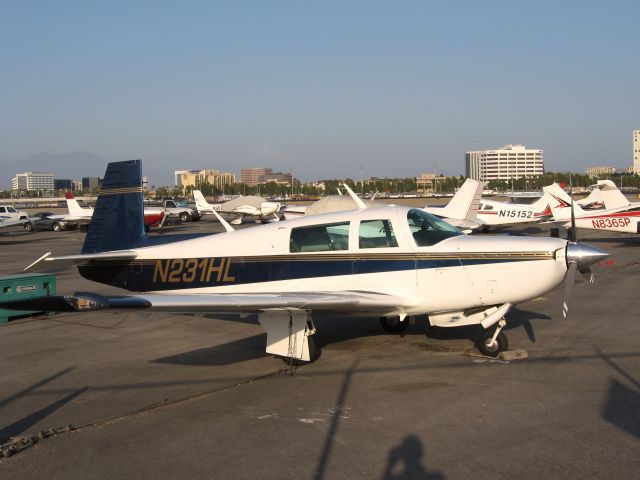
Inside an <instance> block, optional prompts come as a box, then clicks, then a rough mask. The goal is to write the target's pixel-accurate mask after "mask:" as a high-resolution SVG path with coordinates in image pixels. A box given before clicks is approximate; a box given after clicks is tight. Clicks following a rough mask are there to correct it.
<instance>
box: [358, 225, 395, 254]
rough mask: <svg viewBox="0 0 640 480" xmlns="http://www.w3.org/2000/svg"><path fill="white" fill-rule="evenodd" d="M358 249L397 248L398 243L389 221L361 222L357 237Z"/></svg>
mask: <svg viewBox="0 0 640 480" xmlns="http://www.w3.org/2000/svg"><path fill="white" fill-rule="evenodd" d="M358 245H359V247H360V248H387V247H397V246H398V242H397V241H396V236H395V235H394V233H393V226H392V225H391V222H390V221H389V220H362V221H361V222H360V233H359V236H358Z"/></svg>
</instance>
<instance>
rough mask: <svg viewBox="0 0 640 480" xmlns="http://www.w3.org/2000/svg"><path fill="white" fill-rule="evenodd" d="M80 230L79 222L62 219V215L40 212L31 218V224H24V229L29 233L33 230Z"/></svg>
mask: <svg viewBox="0 0 640 480" xmlns="http://www.w3.org/2000/svg"><path fill="white" fill-rule="evenodd" d="M76 228H78V222H77V221H68V220H64V219H62V218H60V215H58V214H56V213H53V212H38V213H36V214H35V215H34V216H32V217H29V223H25V224H24V229H25V230H26V231H28V232H30V231H32V230H53V231H54V232H59V231H60V230H75V229H76Z"/></svg>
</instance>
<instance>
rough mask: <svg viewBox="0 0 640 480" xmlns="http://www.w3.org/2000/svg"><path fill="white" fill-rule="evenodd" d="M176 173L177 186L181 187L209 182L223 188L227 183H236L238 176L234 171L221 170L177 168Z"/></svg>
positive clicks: (197, 186) (195, 186)
mask: <svg viewBox="0 0 640 480" xmlns="http://www.w3.org/2000/svg"><path fill="white" fill-rule="evenodd" d="M174 175H175V184H176V186H177V187H181V188H185V187H194V188H199V187H200V185H204V184H207V185H213V186H214V187H216V188H219V189H222V188H223V187H224V186H225V185H233V184H234V183H236V176H235V175H234V174H233V173H229V172H220V171H219V170H210V169H207V170H176V171H175V172H174Z"/></svg>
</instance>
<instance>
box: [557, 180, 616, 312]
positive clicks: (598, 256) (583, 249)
mask: <svg viewBox="0 0 640 480" xmlns="http://www.w3.org/2000/svg"><path fill="white" fill-rule="evenodd" d="M569 183H570V184H571V187H570V189H569V196H570V197H571V234H570V235H569V242H568V243H567V274H566V276H565V280H564V297H563V299H562V316H563V317H564V318H567V315H568V314H569V301H570V300H571V294H572V293H573V285H574V284H575V282H576V271H579V272H580V273H581V274H582V275H583V277H584V278H585V279H586V280H587V281H588V282H589V283H594V282H595V276H594V275H593V272H592V271H591V268H590V265H593V264H594V263H596V262H599V261H600V260H602V259H604V258H606V257H608V256H609V253H608V252H605V251H604V250H601V249H599V248H596V247H593V246H591V245H587V244H585V243H579V242H578V241H577V236H578V235H577V231H576V215H575V211H574V209H573V184H572V183H571V176H569Z"/></svg>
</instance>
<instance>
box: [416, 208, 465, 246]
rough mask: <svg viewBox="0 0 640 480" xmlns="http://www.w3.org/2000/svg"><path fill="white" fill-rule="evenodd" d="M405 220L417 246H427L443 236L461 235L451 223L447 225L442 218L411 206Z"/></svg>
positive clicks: (438, 240)
mask: <svg viewBox="0 0 640 480" xmlns="http://www.w3.org/2000/svg"><path fill="white" fill-rule="evenodd" d="M407 222H408V223H409V229H410V230H411V234H412V235H413V238H414V240H415V241H416V245H418V246H419V247H428V246H431V245H435V244H436V243H438V242H441V241H442V240H444V239H445V238H449V237H456V236H458V235H463V233H462V232H461V231H460V230H458V229H457V228H456V227H454V226H453V225H449V224H448V223H447V222H445V221H444V220H440V219H439V218H437V217H435V216H433V215H431V214H429V213H427V212H425V211H424V210H420V209H417V208H413V209H411V210H409V212H408V213H407Z"/></svg>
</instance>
